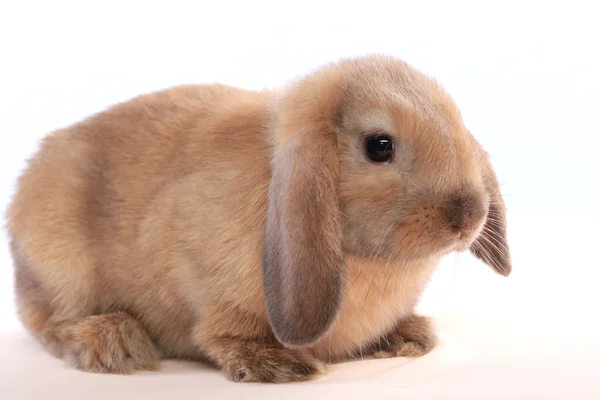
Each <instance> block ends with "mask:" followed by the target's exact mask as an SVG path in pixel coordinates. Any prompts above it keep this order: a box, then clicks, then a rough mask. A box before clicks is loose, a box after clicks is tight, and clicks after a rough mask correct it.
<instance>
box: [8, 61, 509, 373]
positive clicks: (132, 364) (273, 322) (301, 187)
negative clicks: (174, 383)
mask: <svg viewBox="0 0 600 400" xmlns="http://www.w3.org/2000/svg"><path fill="white" fill-rule="evenodd" d="M373 132H380V133H381V132H385V133H386V134H388V135H390V136H391V137H393V138H394V141H395V146H396V153H395V155H394V158H393V160H392V162H391V163H389V164H385V163H384V164H376V163H374V162H372V161H370V160H369V159H368V158H367V156H366V154H365V151H364V148H363V143H364V138H365V137H366V136H367V135H368V134H370V133H373ZM7 219H8V231H9V234H10V236H11V238H12V253H13V256H14V261H15V267H16V268H15V277H16V293H17V300H18V308H19V313H20V318H21V320H22V322H23V324H24V325H25V327H27V329H29V330H30V331H31V332H32V333H34V334H35V335H36V336H37V337H38V338H39V340H40V341H41V342H42V343H43V344H44V345H45V346H46V348H47V349H48V350H49V351H50V352H51V353H52V354H54V355H56V356H58V357H64V358H65V359H67V360H69V361H70V362H71V363H72V365H74V366H75V367H77V368H81V369H83V370H87V371H94V372H111V373H128V372H133V371H135V370H142V369H156V368H158V367H159V360H160V359H161V358H186V359H198V360H207V361H210V362H212V363H214V364H216V365H217V366H218V367H219V368H221V369H222V370H223V371H224V372H225V373H226V375H227V377H228V378H229V379H232V380H235V381H263V382H287V381H297V380H305V379H309V378H311V377H314V376H317V375H318V374H319V373H320V372H322V371H324V365H325V364H326V363H328V362H335V361H339V360H344V359H348V358H352V357H356V356H357V355H359V354H360V355H367V354H373V355H375V356H378V357H387V356H420V355H422V354H425V353H427V352H429V351H430V350H431V349H432V348H434V346H435V334H434V329H433V327H432V325H431V322H430V321H429V320H428V319H426V318H424V317H420V316H417V315H414V313H413V310H414V307H415V305H416V303H417V301H418V298H419V296H420V294H421V293H422V291H423V289H424V288H425V285H426V284H427V282H428V280H429V278H430V276H431V274H432V273H433V271H434V270H435V268H436V265H437V264H438V261H439V259H440V258H441V257H442V256H444V255H445V254H447V253H449V252H451V251H464V250H467V249H471V251H472V253H473V254H474V255H476V256H477V257H479V258H481V259H482V260H483V261H484V262H485V263H487V264H488V265H490V266H491V267H492V268H493V269H494V270H495V271H496V272H498V273H500V274H502V275H508V274H509V273H510V270H511V264H510V254H509V251H508V244H507V241H506V221H505V213H504V203H503V200H502V196H501V195H500V192H499V189H498V182H497V180H496V176H495V174H494V171H493V169H492V167H491V165H490V163H489V161H488V158H487V155H486V153H485V152H484V151H483V150H482V149H481V147H480V145H479V144H478V143H477V141H476V140H475V139H474V138H473V136H472V135H471V134H470V132H469V131H468V130H467V128H466V127H465V126H464V124H463V122H462V120H461V117H460V113H459V111H458V109H457V107H456V106H455V104H454V103H453V101H452V100H451V98H450V97H449V96H448V95H447V94H446V93H445V92H444V91H443V90H442V89H441V88H440V87H439V86H438V85H437V84H436V83H435V82H434V81H432V80H431V79H429V78H427V77H425V76H424V75H422V74H421V73H419V72H417V71H415V70H414V69H412V68H411V67H410V66H408V65H407V64H405V63H404V62H402V61H400V60H397V59H394V58H391V57H386V56H381V55H371V56H365V57H359V58H354V59H346V60H341V61H339V62H337V63H334V64H331V65H328V66H325V67H323V68H321V69H319V70H316V71H314V72H313V73H311V74H309V75H307V76H306V77H304V78H302V79H300V80H299V81H298V82H295V83H294V84H293V85H291V86H290V87H289V88H286V89H285V90H282V91H281V92H271V91H264V92H250V91H244V90H241V89H236V88H233V87H228V86H224V85H197V86H181V87H176V88H172V89H168V90H164V91H160V92H156V93H151V94H147V95H143V96H140V97H137V98H135V99H132V100H131V101H128V102H125V103H123V104H119V105H116V106H114V107H111V108H110V109H108V110H105V111H103V112H101V113H99V114H97V115H94V116H91V117H90V118H88V119H86V120H84V121H82V122H80V123H77V124H75V125H73V126H71V127H68V128H66V129H61V130H58V131H56V132H54V133H52V134H51V135H49V136H48V137H47V138H46V139H45V140H44V141H43V143H42V146H41V149H40V151H39V152H38V153H37V154H36V155H35V156H34V157H33V158H32V160H30V163H29V165H28V168H27V169H26V170H25V171H24V173H23V174H22V176H21V177H20V179H19V181H18V190H17V192H16V195H15V197H14V200H13V202H12V204H11V206H10V208H9V211H8V218H7Z"/></svg>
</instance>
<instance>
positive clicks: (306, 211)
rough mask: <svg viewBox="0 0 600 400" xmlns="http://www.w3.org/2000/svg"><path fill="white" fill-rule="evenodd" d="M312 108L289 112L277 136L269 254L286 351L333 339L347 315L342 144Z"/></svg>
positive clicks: (267, 268) (272, 295) (274, 308)
mask: <svg viewBox="0 0 600 400" xmlns="http://www.w3.org/2000/svg"><path fill="white" fill-rule="evenodd" d="M309 103H310V102H309ZM306 104H307V103H306V102H294V104H290V105H289V107H286V109H289V110H290V111H287V112H286V110H285V109H284V110H283V111H281V113H280V115H278V121H277V123H276V126H275V128H274V129H275V132H274V136H275V142H276V143H275V154H274V157H273V160H272V175H271V184H270V188H269V195H268V210H267V221H266V232H265V244H264V250H263V283H264V292H265V297H266V301H267V310H268V315H269V319H270V323H271V326H272V329H273V331H274V333H275V335H276V337H277V339H278V340H279V341H280V342H281V343H283V344H284V345H287V346H302V345H307V344H310V343H314V342H315V341H317V340H318V339H319V338H320V337H322V336H323V335H324V334H325V333H326V332H327V331H328V329H329V328H330V327H331V325H332V324H333V322H334V320H335V319H336V317H337V314H338V312H339V310H340V307H341V303H342V295H343V283H344V271H345V263H344V256H343V252H342V230H341V222H340V210H339V206H338V188H337V187H338V176H339V158H338V146H337V138H336V135H335V132H334V131H333V128H332V123H331V121H330V120H329V118H327V117H323V119H322V120H321V121H319V120H316V121H315V119H316V118H318V116H319V115H320V114H321V115H322V113H323V110H322V109H320V111H318V112H315V110H314V108H313V107H312V106H309V108H308V109H307V107H306ZM303 106H304V107H303ZM303 109H304V111H303ZM325 114H327V112H325Z"/></svg>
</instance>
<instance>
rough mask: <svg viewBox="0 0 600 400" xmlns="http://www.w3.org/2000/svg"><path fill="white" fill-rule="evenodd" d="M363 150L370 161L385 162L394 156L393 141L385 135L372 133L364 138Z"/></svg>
mask: <svg viewBox="0 0 600 400" xmlns="http://www.w3.org/2000/svg"><path fill="white" fill-rule="evenodd" d="M365 150H366V152H367V156H368V157H369V158H370V159H371V160H372V161H374V162H378V163H387V162H390V161H391V160H392V157H393V156H394V142H393V141H392V139H391V138H390V137H389V136H387V135H372V136H369V137H367V138H366V139H365Z"/></svg>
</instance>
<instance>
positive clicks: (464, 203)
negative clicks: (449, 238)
mask: <svg viewBox="0 0 600 400" xmlns="http://www.w3.org/2000/svg"><path fill="white" fill-rule="evenodd" d="M483 213H484V207H483V205H482V202H481V201H480V200H479V198H478V197H477V196H473V195H464V194H459V195H453V196H451V197H450V199H449V200H448V209H447V213H446V217H447V221H448V225H449V226H450V228H451V229H452V230H453V231H455V232H464V231H466V230H469V229H472V228H473V226H474V225H475V224H476V223H477V222H478V221H479V219H481V218H482V216H483Z"/></svg>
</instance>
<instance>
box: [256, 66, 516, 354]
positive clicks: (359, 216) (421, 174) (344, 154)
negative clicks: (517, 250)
mask: <svg viewBox="0 0 600 400" xmlns="http://www.w3.org/2000/svg"><path fill="white" fill-rule="evenodd" d="M272 114H273V115H272V117H273V123H272V126H271V127H270V134H271V139H272V144H273V157H272V177H271V183H270V189H269V194H268V212H267V225H266V234H265V244H264V250H263V280H264V290H265V295H266V300H267V307H268V314H269V318H270V321H271V324H272V327H273V330H274V332H275V334H276V335H277V337H278V339H279V340H280V341H281V342H282V343H284V344H286V345H289V346H300V345H307V344H310V343H312V342H314V341H316V340H318V339H319V338H320V337H321V336H322V335H323V334H325V333H326V332H327V330H328V329H329V327H330V326H331V325H332V323H333V322H334V321H335V319H336V316H337V315H338V311H339V310H340V307H341V303H342V299H343V292H344V281H345V254H348V253H352V254H356V255H359V256H361V257H378V258H383V259H387V260H390V261H392V262H395V263H396V264H397V265H399V266H401V267H404V268H410V267H411V264H417V262H418V261H420V260H423V259H426V258H430V257H439V256H441V255H444V254H446V253H449V252H452V251H465V250H470V251H471V252H472V253H473V254H474V255H475V256H477V257H479V258H480V259H481V260H483V261H484V262H485V263H486V264H488V265H489V266H490V267H491V268H493V270H495V271H496V272H498V273H499V274H501V275H504V276H507V275H509V274H510V272H511V261H510V253H509V247H508V244H507V239H506V218H505V211H504V202H503V199H502V196H501V194H500V191H499V188H498V182H497V179H496V175H495V173H494V170H493V169H492V166H491V164H490V162H489V160H488V156H487V154H486V153H485V152H484V151H483V150H482V148H481V146H480V145H479V143H478V142H477V141H476V140H475V139H474V137H473V136H472V135H471V133H470V132H469V131H468V130H467V128H466V127H465V125H464V123H463V121H462V118H461V116H460V112H459V110H458V108H457V106H456V105H455V103H454V102H453V100H452V99H451V98H450V97H449V96H448V95H447V94H446V93H445V91H444V90H443V89H442V88H441V87H440V86H439V85H438V84H437V83H436V82H435V81H433V80H431V79H429V78H427V77H426V76H425V75H423V74H421V73H419V72H417V71H415V70H414V69H413V68H411V67H410V66H409V65H407V64H406V63H404V62H402V61H400V60H397V59H393V58H391V57H386V56H368V57H363V58H354V59H351V60H343V61H340V62H338V63H335V64H331V65H328V66H327V67H325V68H322V69H320V70H318V71H315V72H314V73H313V74H311V75H309V76H307V77H305V78H303V79H301V80H299V81H298V82H296V83H295V84H294V85H293V86H292V87H290V88H289V89H288V90H286V91H284V92H283V93H282V94H281V96H280V97H279V98H278V100H277V102H276V104H275V105H274V107H273V109H272Z"/></svg>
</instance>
